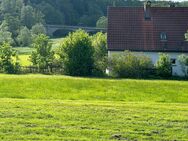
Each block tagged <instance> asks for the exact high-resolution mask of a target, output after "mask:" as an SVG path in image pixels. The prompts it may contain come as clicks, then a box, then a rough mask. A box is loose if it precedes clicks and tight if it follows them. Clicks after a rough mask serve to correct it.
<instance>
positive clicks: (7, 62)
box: [0, 43, 20, 73]
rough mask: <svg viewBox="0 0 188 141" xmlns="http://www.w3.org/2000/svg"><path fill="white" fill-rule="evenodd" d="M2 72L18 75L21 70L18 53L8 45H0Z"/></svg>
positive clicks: (0, 67) (0, 68) (0, 66)
mask: <svg viewBox="0 0 188 141" xmlns="http://www.w3.org/2000/svg"><path fill="white" fill-rule="evenodd" d="M13 58H15V60H14V59H13ZM0 70H1V71H3V72H4V73H18V72H19V70H20V65H19V62H18V56H17V54H16V51H15V50H14V49H13V48H12V47H11V46H10V44H8V43H3V44H2V45H0Z"/></svg>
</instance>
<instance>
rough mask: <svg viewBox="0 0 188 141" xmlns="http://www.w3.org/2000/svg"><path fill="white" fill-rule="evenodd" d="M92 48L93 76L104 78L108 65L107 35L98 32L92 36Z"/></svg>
mask: <svg viewBox="0 0 188 141" xmlns="http://www.w3.org/2000/svg"><path fill="white" fill-rule="evenodd" d="M92 46H93V47H94V70H93V75H94V76H104V75H105V73H106V69H107V64H108V51H107V35H106V34H103V33H102V32H99V33H97V34H95V35H94V36H92Z"/></svg>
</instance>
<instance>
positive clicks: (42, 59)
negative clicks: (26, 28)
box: [31, 34, 54, 70]
mask: <svg viewBox="0 0 188 141" xmlns="http://www.w3.org/2000/svg"><path fill="white" fill-rule="evenodd" d="M33 48H35V49H36V50H35V51H33V52H32V54H31V62H32V63H33V65H34V66H37V67H38V68H39V70H41V69H43V68H50V67H51V66H52V64H53V61H54V52H53V51H52V44H51V43H50V42H49V38H48V37H47V36H46V35H44V34H40V35H38V36H37V37H36V38H35V40H34V42H33Z"/></svg>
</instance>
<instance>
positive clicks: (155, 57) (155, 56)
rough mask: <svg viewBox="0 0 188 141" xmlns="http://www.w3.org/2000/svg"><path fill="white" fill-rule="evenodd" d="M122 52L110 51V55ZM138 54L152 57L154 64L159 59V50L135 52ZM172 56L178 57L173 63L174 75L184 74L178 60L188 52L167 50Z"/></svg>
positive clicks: (172, 57) (173, 57) (171, 57)
mask: <svg viewBox="0 0 188 141" xmlns="http://www.w3.org/2000/svg"><path fill="white" fill-rule="evenodd" d="M118 53H122V51H119V52H118V51H109V52H108V55H109V56H112V55H113V54H118ZM134 53H136V54H138V55H146V56H148V57H150V58H151V60H152V62H153V64H156V62H157V60H158V59H159V52H134ZM165 53H166V54H168V55H169V56H170V59H176V64H175V65H173V68H172V73H173V75H174V76H184V73H183V72H182V69H181V66H180V64H179V62H178V56H180V55H182V54H185V55H188V53H173V52H165Z"/></svg>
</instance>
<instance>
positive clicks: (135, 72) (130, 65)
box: [109, 51, 153, 78]
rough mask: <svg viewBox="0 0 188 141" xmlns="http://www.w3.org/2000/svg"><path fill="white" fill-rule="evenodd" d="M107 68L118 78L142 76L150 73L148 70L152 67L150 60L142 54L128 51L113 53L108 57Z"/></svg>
mask: <svg viewBox="0 0 188 141" xmlns="http://www.w3.org/2000/svg"><path fill="white" fill-rule="evenodd" d="M109 62H110V64H109V70H110V72H111V73H112V75H113V76H116V77H120V78H143V77H147V76H149V75H150V73H148V70H150V69H152V68H153V65H152V61H151V59H150V58H149V57H147V56H144V55H137V54H134V53H131V52H129V51H125V52H124V53H122V54H113V55H112V56H111V57H110V58H109Z"/></svg>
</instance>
